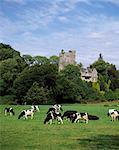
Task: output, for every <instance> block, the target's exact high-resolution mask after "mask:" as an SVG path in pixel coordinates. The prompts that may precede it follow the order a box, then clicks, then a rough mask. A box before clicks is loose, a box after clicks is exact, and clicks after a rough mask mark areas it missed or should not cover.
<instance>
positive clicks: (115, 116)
mask: <svg viewBox="0 0 119 150" xmlns="http://www.w3.org/2000/svg"><path fill="white" fill-rule="evenodd" d="M108 116H111V118H112V121H115V120H119V111H118V110H116V109H109V111H108Z"/></svg>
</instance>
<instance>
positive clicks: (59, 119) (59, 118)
mask: <svg viewBox="0 0 119 150" xmlns="http://www.w3.org/2000/svg"><path fill="white" fill-rule="evenodd" d="M57 119H58V121H60V123H61V124H63V120H62V118H61V117H59V116H58V117H57Z"/></svg>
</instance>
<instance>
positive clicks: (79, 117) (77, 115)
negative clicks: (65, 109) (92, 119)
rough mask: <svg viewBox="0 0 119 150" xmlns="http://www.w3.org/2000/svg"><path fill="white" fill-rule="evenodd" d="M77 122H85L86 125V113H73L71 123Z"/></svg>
mask: <svg viewBox="0 0 119 150" xmlns="http://www.w3.org/2000/svg"><path fill="white" fill-rule="evenodd" d="M79 120H85V123H86V124H87V123H88V120H89V119H88V113H87V112H85V113H75V114H73V119H72V123H76V122H79Z"/></svg>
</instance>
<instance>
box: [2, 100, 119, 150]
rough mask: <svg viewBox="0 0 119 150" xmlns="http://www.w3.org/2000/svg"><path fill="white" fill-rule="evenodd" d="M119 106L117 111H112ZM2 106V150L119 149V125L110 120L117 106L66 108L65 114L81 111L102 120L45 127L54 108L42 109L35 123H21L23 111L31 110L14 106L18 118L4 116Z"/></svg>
mask: <svg viewBox="0 0 119 150" xmlns="http://www.w3.org/2000/svg"><path fill="white" fill-rule="evenodd" d="M113 105H115V107H112V106H113ZM5 107H6V106H4V105H1V106H0V118H1V119H0V135H1V136H0V143H1V147H0V150H92V149H94V150H98V149H100V150H116V149H119V142H118V141H119V121H115V122H111V121H110V118H108V117H107V115H106V114H107V111H108V109H109V108H116V109H119V107H118V106H116V103H115V104H114V103H113V104H109V105H108V106H106V107H105V106H104V104H103V103H102V104H71V105H69V104H67V105H66V104H65V105H63V109H64V111H66V110H70V109H71V110H77V111H79V112H86V111H87V112H89V114H92V115H97V116H99V117H100V120H97V121H89V124H85V123H83V122H80V123H76V124H72V123H70V122H68V121H64V124H63V125H59V124H57V123H56V122H55V123H54V124H52V125H44V124H43V121H44V118H45V116H46V112H47V110H48V108H49V107H50V106H48V105H41V106H40V112H36V113H35V115H34V119H33V120H31V119H28V120H23V119H20V120H18V119H17V118H18V115H19V113H20V111H21V110H23V109H27V108H30V106H17V105H16V106H15V105H14V106H12V107H13V108H14V110H15V113H16V114H15V116H12V117H10V116H4V113H3V112H4V111H3V110H4V108H5Z"/></svg>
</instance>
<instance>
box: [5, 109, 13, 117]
mask: <svg viewBox="0 0 119 150" xmlns="http://www.w3.org/2000/svg"><path fill="white" fill-rule="evenodd" d="M4 113H5V116H7V115H8V114H9V115H10V116H13V115H15V112H14V110H13V108H12V107H6V108H5V109H4Z"/></svg>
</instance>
